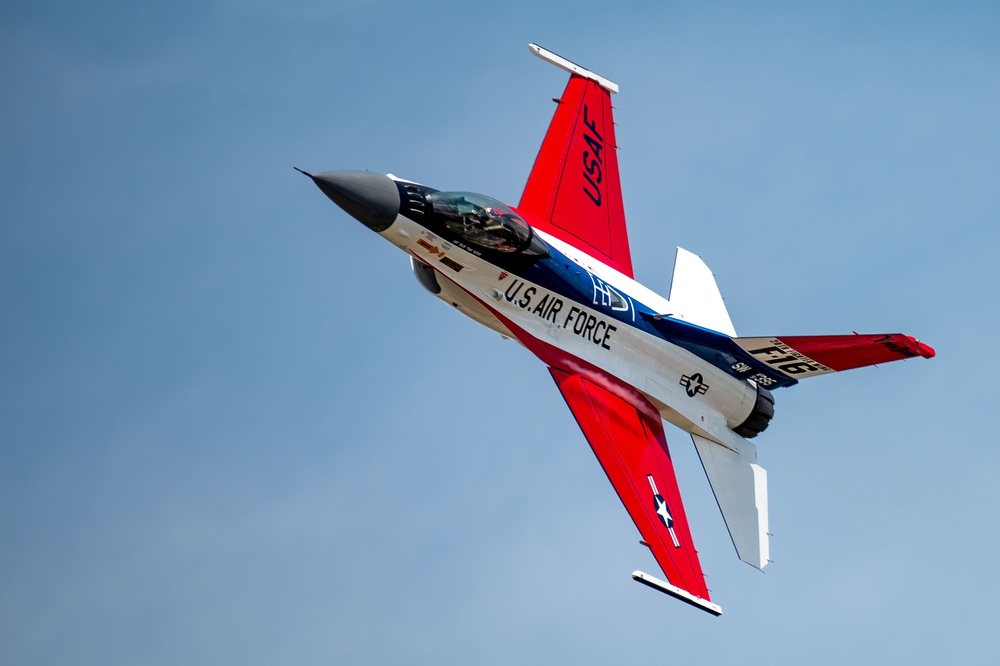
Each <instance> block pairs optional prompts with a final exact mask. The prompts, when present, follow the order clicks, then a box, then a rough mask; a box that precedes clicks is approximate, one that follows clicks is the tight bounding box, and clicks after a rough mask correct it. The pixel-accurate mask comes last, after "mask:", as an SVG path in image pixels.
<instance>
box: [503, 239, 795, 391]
mask: <svg viewBox="0 0 1000 666" xmlns="http://www.w3.org/2000/svg"><path fill="white" fill-rule="evenodd" d="M549 252H550V256H548V257H544V258H542V259H539V260H538V261H536V262H534V263H533V264H532V265H531V266H530V267H528V268H527V269H525V270H523V271H519V272H518V273H515V275H518V277H521V278H523V279H524V280H526V281H528V282H533V283H535V284H537V285H538V286H540V287H542V288H543V289H546V290H548V291H550V292H552V293H554V294H556V295H558V296H560V297H561V298H564V299H566V300H568V301H571V302H573V303H577V304H579V305H582V306H585V307H588V308H591V309H594V310H597V311H598V312H600V313H601V314H603V315H604V316H605V317H607V318H609V319H614V320H615V321H616V322H620V323H621V324H623V325H625V326H632V327H634V328H637V329H639V330H641V331H643V332H645V333H648V334H650V335H653V336H655V337H658V338H661V339H663V340H666V341H667V342H669V343H671V344H674V345H677V346H678V347H681V348H682V349H685V350H687V351H689V352H691V353H692V354H694V355H695V356H697V357H699V358H701V359H702V360H704V361H706V362H708V363H710V364H712V365H714V366H715V367H717V368H719V369H720V370H722V371H723V372H726V373H728V374H729V375H732V376H733V377H737V378H739V379H754V380H755V381H757V382H758V383H759V384H761V385H763V386H764V387H765V388H768V389H772V388H779V387H782V386H792V385H793V384H797V383H798V381H797V380H795V379H792V378H790V377H786V376H784V375H781V374H778V373H777V371H775V370H773V369H772V368H770V367H768V366H766V365H764V364H763V363H762V362H761V361H759V360H758V359H756V358H754V357H753V356H751V355H750V354H748V353H747V352H746V351H744V350H743V349H742V348H740V347H739V346H738V345H737V344H736V343H735V342H734V341H733V339H732V338H730V337H729V336H728V335H725V334H724V333H719V332H718V331H712V330H710V329H707V328H702V327H700V326H696V325H694V324H690V323H688V322H685V321H681V320H679V319H674V318H672V317H668V316H663V315H664V313H660V312H655V311H653V310H652V309H651V308H649V306H647V305H645V304H644V303H641V302H639V301H637V300H636V299H635V298H632V297H631V296H630V295H629V294H627V293H625V292H623V291H622V290H621V289H620V288H618V287H612V286H611V285H608V284H606V283H605V282H604V281H603V280H601V279H600V278H599V277H597V276H595V275H594V274H593V273H591V272H590V271H588V270H587V269H586V268H584V267H583V266H580V265H579V264H577V263H576V262H574V261H573V260H572V259H570V258H569V257H567V256H566V255H564V254H563V253H561V252H559V251H558V250H557V249H555V248H553V247H552V246H551V245H550V246H549ZM513 289H516V287H513ZM510 291H511V288H508V294H507V300H512V297H511V295H510ZM517 297H518V295H517V293H516V292H515V295H514V296H513V298H517ZM550 312H551V310H548V311H546V310H545V309H543V310H542V311H541V312H540V316H543V317H544V316H546V315H547V314H548V313H550ZM553 316H555V315H554V314H553ZM561 316H563V317H566V316H568V314H567V313H563V314H562V315H561Z"/></svg>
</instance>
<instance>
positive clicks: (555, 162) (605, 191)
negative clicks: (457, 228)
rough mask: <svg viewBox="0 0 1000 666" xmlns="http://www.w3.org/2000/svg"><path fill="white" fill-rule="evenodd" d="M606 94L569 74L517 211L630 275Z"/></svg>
mask: <svg viewBox="0 0 1000 666" xmlns="http://www.w3.org/2000/svg"><path fill="white" fill-rule="evenodd" d="M616 150H617V144H616V143H615V128H614V122H613V120H612V112H611V93H610V92H608V91H607V90H606V89H605V88H602V87H601V85H600V84H599V83H597V82H596V81H592V80H590V79H586V78H583V77H582V76H579V75H576V74H573V75H571V76H570V79H569V83H568V84H567V85H566V90H565V92H563V96H562V99H560V100H559V106H558V107H557V108H556V113H555V115H554V116H553V118H552V123H551V124H550V125H549V131H548V133H547V134H546V135H545V140H544V141H543V142H542V147H541V150H539V152H538V158H537V159H536V160H535V166H534V167H533V168H532V170H531V175H530V176H529V177H528V184H527V185H526V186H525V188H524V194H523V195H522V196H521V203H520V205H519V206H518V212H519V213H521V214H522V215H523V216H524V217H525V219H526V220H528V222H529V223H530V224H531V225H532V226H534V227H535V228H537V229H540V230H541V231H544V232H545V233H547V234H551V235H552V236H555V237H556V238H558V239H559V240H562V241H564V242H566V243H569V244H570V245H572V246H573V247H575V248H577V249H579V250H582V251H583V252H586V253H587V254H589V255H591V256H593V257H595V258H597V259H600V260H601V261H603V262H604V263H606V264H608V265H609V266H611V267H613V268H615V269H617V270H618V271H620V272H622V273H624V274H625V275H627V276H629V277H632V255H631V253H630V251H629V244H628V233H627V231H626V229H625V210H624V208H623V205H622V189H621V179H620V177H619V174H618V155H617V153H616Z"/></svg>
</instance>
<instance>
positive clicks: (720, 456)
mask: <svg viewBox="0 0 1000 666" xmlns="http://www.w3.org/2000/svg"><path fill="white" fill-rule="evenodd" d="M691 439H692V440H694V446H695V448H696V449H697V450H698V456H699V457H700V458H701V464H702V467H704V468H705V475H706V476H707V477H708V482H709V483H710V484H711V485H712V492H713V493H715V499H716V501H717V502H718V503H719V510H720V511H722V518H723V520H725V521H726V527H727V528H728V529H729V536H730V537H731V538H732V540H733V545H734V546H735V547H736V554H737V555H739V557H740V559H741V560H743V561H744V562H746V563H747V564H749V565H750V566H753V567H756V568H758V569H760V570H761V571H763V570H764V567H765V566H766V565H767V561H768V557H769V554H770V553H769V545H768V536H767V471H766V470H765V469H764V468H763V467H761V466H759V465H757V449H756V447H755V446H754V445H753V444H751V443H750V442H745V441H744V442H741V443H740V445H739V446H740V450H739V451H738V452H737V451H733V450H732V449H730V448H729V447H728V446H722V445H721V444H716V443H715V442H713V441H711V440H708V439H705V438H704V437H700V436H698V435H695V434H692V435H691ZM730 444H732V442H731V443H730Z"/></svg>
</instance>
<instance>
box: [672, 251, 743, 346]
mask: <svg viewBox="0 0 1000 666" xmlns="http://www.w3.org/2000/svg"><path fill="white" fill-rule="evenodd" d="M670 306H671V309H672V310H673V313H672V314H673V316H674V317H677V318H678V319H683V320H684V321H686V322H688V323H690V324H695V325H696V326H701V327H702V328H708V329H711V330H713V331H718V332H719V333H725V334H726V335H728V336H729V337H732V338H735V337H736V329H734V328H733V322H732V320H730V319H729V312H728V311H727V310H726V304H725V302H723V300H722V294H720V293H719V287H718V285H716V284H715V276H714V275H712V271H711V270H710V269H709V268H708V266H706V265H705V262H704V261H702V260H701V257H699V256H698V255H696V254H693V253H691V252H688V251H687V250H685V249H684V248H680V247H679V248H677V257H676V258H675V259H674V277H673V281H672V282H671V284H670Z"/></svg>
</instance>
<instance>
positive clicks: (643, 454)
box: [302, 44, 934, 615]
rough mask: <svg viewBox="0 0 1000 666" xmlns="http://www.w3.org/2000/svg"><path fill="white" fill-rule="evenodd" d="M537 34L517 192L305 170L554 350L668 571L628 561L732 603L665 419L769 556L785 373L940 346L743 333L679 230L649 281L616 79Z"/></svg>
mask: <svg viewBox="0 0 1000 666" xmlns="http://www.w3.org/2000/svg"><path fill="white" fill-rule="evenodd" d="M529 48H530V50H531V52H532V53H533V54H535V55H536V56H538V57H540V58H542V59H543V60H546V61H548V62H549V63H552V64H553V65H556V66H557V67H560V68H562V69H564V70H566V71H567V72H569V82H568V84H567V85H566V89H565V90H564V91H563V93H562V96H561V97H560V98H558V99H557V100H555V101H556V104H557V106H556V111H555V115H554V116H553V118H552V121H551V124H550V125H549V129H548V132H547V133H546V135H545V138H544V140H543V142H542V146H541V149H540V151H539V153H538V157H537V158H536V160H535V164H534V167H533V168H532V170H531V174H530V175H529V177H528V182H527V185H526V186H525V189H524V193H523V195H522V196H521V201H520V203H518V205H517V206H516V207H514V206H510V205H507V204H504V203H501V202H500V201H497V200H496V199H493V198H490V197H487V196H483V195H481V194H474V193H471V192H456V191H440V190H436V189H434V188H432V187H427V186H426V185H421V184H419V183H416V182H413V181H409V180H404V179H402V178H398V177H396V176H394V175H391V174H389V175H381V174H377V173H370V172H367V171H330V172H326V173H320V174H317V175H312V174H309V173H307V172H305V171H303V172H302V173H305V174H306V175H307V176H309V177H310V178H312V180H313V182H315V184H316V185H317V186H319V189H320V190H322V191H323V193H324V194H326V196H327V197H329V198H330V199H331V200H333V202H334V203H336V204H337V205H338V206H340V207H341V208H342V209H343V210H345V211H346V212H347V213H349V214H350V215H351V216H353V217H354V218H356V219H357V220H358V221H360V222H361V223H362V224H364V225H365V226H367V227H368V228H369V229H371V230H372V231H374V232H375V233H377V234H378V235H380V236H382V237H383V238H384V239H386V240H387V241H389V242H390V243H392V244H393V245H395V246H397V247H398V248H400V249H401V250H403V251H404V252H405V253H407V254H408V255H409V258H410V265H411V267H412V270H413V273H414V275H415V276H416V278H417V280H418V281H419V282H420V284H422V285H423V286H424V287H425V288H426V289H427V290H428V291H429V292H431V293H432V294H434V295H435V296H437V297H438V298H440V299H441V300H443V301H445V302H446V303H448V304H449V305H451V306H453V307H454V308H455V309H457V310H458V311H459V312H462V313H463V314H465V315H467V316H469V317H471V318H472V319H474V320H476V321H477V322H479V323H480V324H482V325H483V326H486V327H487V328H490V329H493V330H494V331H496V332H497V333H499V334H500V335H502V336H503V337H505V338H512V339H514V340H517V341H518V342H519V343H521V344H522V345H523V346H524V347H526V348H527V349H528V350H529V351H530V352H531V353H533V354H534V355H535V356H537V357H538V358H539V359H540V360H541V361H542V362H543V363H545V364H546V365H547V366H548V369H549V371H550V372H551V374H552V378H553V379H554V380H555V383H556V386H557V387H558V389H559V390H560V391H561V392H562V395H563V398H565V400H566V404H567V405H568V406H569V409H570V410H571V411H572V412H573V415H574V417H576V420H577V423H578V424H579V425H580V429H581V430H582V431H583V434H584V436H585V437H586V439H587V441H588V442H589V443H590V446H591V448H592V449H593V451H594V454H595V455H596V456H597V459H598V461H599V462H600V464H601V466H602V467H603V468H604V471H605V473H606V474H607V476H608V479H609V480H610V481H611V484H612V485H613V486H614V488H615V491H616V492H617V493H618V496H619V497H620V498H621V501H622V503H623V504H624V505H625V509H626V510H627V511H628V514H629V516H631V518H632V520H633V521H634V522H635V526H636V527H637V528H638V529H639V534H640V535H641V541H640V543H641V544H642V545H643V546H645V547H647V548H648V549H649V550H650V552H651V553H652V555H653V558H654V559H655V560H656V563H657V564H658V565H659V567H660V569H661V570H662V572H663V575H664V576H665V577H666V580H663V579H661V578H659V577H657V576H653V575H650V574H648V573H644V572H642V571H635V572H633V574H632V577H633V578H634V579H635V580H637V581H638V582H640V583H643V584H645V585H648V586H649V587H652V588H654V589H657V590H660V591H662V592H665V593H667V594H669V595H671V596H673V597H676V598H677V599H680V600H682V601H684V602H686V603H689V604H691V605H693V606H696V607H698V608H700V609H703V610H705V611H707V612H709V613H712V614H714V615H720V614H721V613H722V609H721V608H720V607H719V606H718V605H717V604H715V603H713V602H712V601H711V599H710V597H709V592H708V589H707V587H706V585H705V577H704V575H703V573H702V569H701V564H700V563H699V561H698V553H697V551H696V550H695V547H694V543H693V541H692V538H691V530H690V528H689V525H688V520H687V517H686V515H685V513H684V505H683V503H682V502H681V496H680V493H679V491H678V487H677V479H676V478H675V474H674V466H673V463H672V461H671V456H670V450H669V449H668V447H667V441H666V438H665V437H664V429H663V421H664V420H666V421H669V422H670V423H672V424H674V425H675V426H677V427H678V428H681V429H682V430H684V431H686V432H688V433H690V435H691V439H692V440H693V441H694V445H695V448H696V450H697V452H698V455H699V456H700V458H701V462H702V465H703V466H704V469H705V473H706V476H707V477H708V481H709V483H710V484H711V487H712V491H713V492H714V494H715V497H716V499H717V500H718V504H719V509H720V510H721V512H722V516H723V518H724V520H725V523H726V526H727V528H728V530H729V534H730V536H731V537H732V541H733V545H734V546H735V547H736V553H737V554H738V556H739V557H740V559H741V560H743V561H744V562H747V563H748V564H750V565H752V566H754V567H756V568H758V569H761V570H763V568H764V566H765V565H766V564H767V563H768V555H769V551H768V519H767V474H766V472H765V470H764V469H763V468H762V467H761V466H760V465H758V464H757V451H756V447H755V446H754V444H753V443H752V442H751V441H749V440H751V439H752V438H754V437H756V436H757V435H759V434H760V433H761V432H763V431H764V430H765V429H766V428H767V426H768V423H769V422H770V421H771V418H772V416H773V415H774V397H773V394H772V391H774V390H776V389H779V388H784V387H789V386H793V385H795V384H797V383H798V382H799V381H800V380H802V379H807V378H811V377H817V376H819V375H824V374H828V373H831V372H839V371H842V370H848V369H850V368H857V367H861V366H866V365H873V364H876V363H878V364H881V363H887V362H889V361H896V360H900V359H907V358H913V357H917V356H921V357H924V358H930V357H932V356H934V350H933V349H931V348H930V347H929V346H927V345H926V344H924V343H922V342H919V341H918V340H916V339H914V338H912V337H910V336H907V335H902V334H899V333H889V334H877V335H859V334H856V333H855V334H851V335H825V336H783V335H778V336H770V335H769V336H763V337H739V336H737V335H736V331H735V329H734V328H733V324H732V321H731V320H730V318H729V313H728V312H727V310H726V306H725V304H724V303H723V300H722V296H721V295H720V293H719V289H718V286H717V285H716V282H715V278H714V277H713V275H712V272H711V270H709V268H708V267H707V266H706V265H705V263H704V262H703V261H702V260H701V259H700V258H699V257H698V256H697V255H695V254H692V253H691V252H688V251H686V250H683V249H680V248H678V249H677V254H676V258H675V261H674V270H673V279H672V283H671V287H670V296H669V298H663V297H662V296H659V295H657V294H655V293H654V292H653V291H651V290H649V289H647V288H646V287H644V286H642V285H641V284H639V283H638V282H636V281H635V280H634V279H633V272H632V257H631V254H630V251H629V241H628V233H627V231H626V227H625V214H624V209H623V206H622V194H621V184H620V181H619V174H618V157H617V153H616V149H617V145H616V143H615V127H614V123H613V121H612V107H611V95H612V94H613V93H617V92H618V86H617V85H616V84H615V83H613V82H612V81H609V80H608V79H606V78H604V77H602V76H599V75H597V74H595V73H594V72H591V71H589V70H587V69H584V68H583V67H580V66H579V65H576V64H574V63H572V62H570V61H569V60H566V59H565V58H562V57H560V56H558V55H556V54H554V53H552V52H550V51H547V50H545V49H543V48H541V47H539V46H537V45H535V44H531V45H529Z"/></svg>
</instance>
